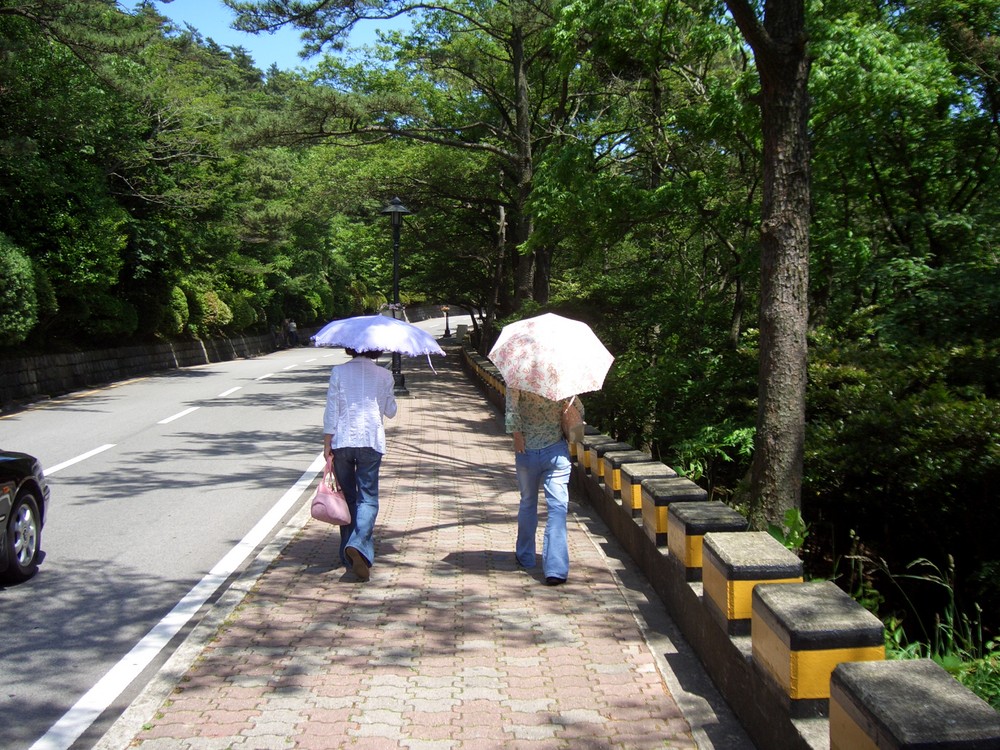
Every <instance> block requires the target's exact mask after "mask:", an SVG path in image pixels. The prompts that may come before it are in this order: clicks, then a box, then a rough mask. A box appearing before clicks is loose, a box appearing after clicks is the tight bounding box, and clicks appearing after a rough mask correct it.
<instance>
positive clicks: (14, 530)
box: [4, 493, 42, 582]
mask: <svg viewBox="0 0 1000 750" xmlns="http://www.w3.org/2000/svg"><path fill="white" fill-rule="evenodd" d="M41 545H42V525H41V518H40V517H39V515H38V503H37V502H36V501H35V498H34V496H33V495H32V494H30V493H23V494H22V495H21V496H20V497H18V498H17V500H15V501H14V507H13V508H11V512H10V519H9V520H8V521H7V545H6V546H7V571H6V573H5V574H4V575H5V577H6V578H7V580H8V581H15V582H16V581H24V580H27V579H28V578H31V576H33V575H35V573H37V572H38V556H39V552H40V551H41Z"/></svg>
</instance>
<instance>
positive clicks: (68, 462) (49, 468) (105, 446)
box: [45, 443, 115, 476]
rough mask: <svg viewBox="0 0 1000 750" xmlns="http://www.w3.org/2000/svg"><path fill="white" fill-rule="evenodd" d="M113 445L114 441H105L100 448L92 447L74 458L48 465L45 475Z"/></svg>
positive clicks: (102, 451) (49, 474)
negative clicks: (92, 448)
mask: <svg viewBox="0 0 1000 750" xmlns="http://www.w3.org/2000/svg"><path fill="white" fill-rule="evenodd" d="M114 447H115V443H107V444H106V445H102V446H101V447H100V448H94V450H92V451H87V452H86V453H82V454H80V455H79V456H77V457H76V458H71V459H70V460H69V461H63V462H62V463H61V464H56V465H55V466H49V467H47V468H46V469H45V476H51V475H52V474H55V473H56V472H57V471H61V470H62V469H65V468H66V467H67V466H72V465H73V464H78V463H80V462H81V461H84V460H86V459H88V458H90V457H91V456H96V455H97V454H98V453H104V451H106V450H107V449H108V448H114Z"/></svg>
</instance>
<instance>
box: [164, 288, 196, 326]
mask: <svg viewBox="0 0 1000 750" xmlns="http://www.w3.org/2000/svg"><path fill="white" fill-rule="evenodd" d="M190 318H191V311H190V307H189V306H188V301H187V295H185V294H184V290H183V289H181V288H180V287H179V286H175V287H172V288H171V289H170V300H169V303H168V305H167V315H166V316H165V317H164V320H163V323H162V326H161V329H160V331H161V333H163V334H164V335H165V336H168V337H177V336H180V335H181V334H183V333H184V331H185V329H186V328H187V325H188V321H189V320H190Z"/></svg>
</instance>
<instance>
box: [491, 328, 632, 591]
mask: <svg viewBox="0 0 1000 750" xmlns="http://www.w3.org/2000/svg"><path fill="white" fill-rule="evenodd" d="M489 358H490V359H491V360H492V361H493V363H494V364H495V365H496V366H497V368H498V369H499V370H500V374H501V375H502V376H503V378H504V383H505V385H506V420H505V423H506V429H507V432H508V433H510V434H511V435H512V437H513V441H514V463H515V467H516V470H517V483H518V488H519V490H520V493H521V500H520V504H519V507H518V513H517V541H516V542H515V551H514V554H515V557H516V559H517V563H518V565H520V566H521V567H524V568H533V567H534V566H535V563H536V559H535V558H536V542H535V536H536V532H537V528H538V489H539V486H541V487H542V489H543V490H544V493H545V504H546V513H547V515H546V521H545V533H544V539H543V546H542V571H543V575H544V577H545V583H546V584H548V585H549V586H558V585H560V584H563V583H565V582H566V579H567V578H568V577H569V547H568V544H567V541H566V514H567V510H568V506H569V475H570V469H571V464H570V458H569V446H568V444H567V442H566V439H565V436H564V434H563V416H564V414H566V413H568V412H569V411H570V410H572V409H574V408H579V411H580V414H581V416H582V406H581V405H579V402H577V401H575V396H576V395H577V394H579V393H586V392H588V391H595V390H598V389H599V388H600V387H601V386H602V385H603V383H604V377H605V375H607V372H608V370H609V369H610V368H611V363H612V362H613V361H614V357H612V356H611V353H610V352H609V351H608V350H607V349H606V348H605V347H604V344H602V343H601V341H600V340H599V339H598V338H597V336H595V335H594V332H593V331H591V330H590V327H589V326H588V325H586V324H585V323H581V322H579V321H576V320H570V319H569V318H564V317H562V316H559V315H554V314H552V313H546V314H544V315H539V316H537V317H535V318H528V319H526V320H522V321H518V322H517V323H512V324H511V325H508V326H504V329H503V330H502V331H501V332H500V337H499V338H498V339H497V343H496V344H495V345H494V346H493V349H492V350H491V351H490V354H489Z"/></svg>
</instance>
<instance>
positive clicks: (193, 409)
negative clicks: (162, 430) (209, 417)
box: [156, 406, 200, 424]
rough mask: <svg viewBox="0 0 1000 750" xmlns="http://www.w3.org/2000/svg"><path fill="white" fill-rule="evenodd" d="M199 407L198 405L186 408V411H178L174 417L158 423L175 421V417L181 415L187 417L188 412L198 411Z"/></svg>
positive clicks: (178, 417)
mask: <svg viewBox="0 0 1000 750" xmlns="http://www.w3.org/2000/svg"><path fill="white" fill-rule="evenodd" d="M199 408H200V407H198V406H192V407H191V408H190V409H185V410H184V411H181V412H177V413H176V414H174V416H172V417H167V418H166V419H161V420H160V421H159V422H157V423H156V424H167V423H168V422H173V421H174V420H175V419H180V418H181V417H186V416H187V415H188V414H190V413H191V412H193V411H198V409H199Z"/></svg>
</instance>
